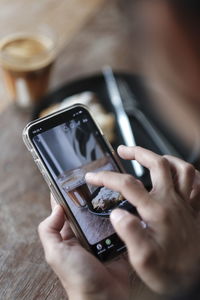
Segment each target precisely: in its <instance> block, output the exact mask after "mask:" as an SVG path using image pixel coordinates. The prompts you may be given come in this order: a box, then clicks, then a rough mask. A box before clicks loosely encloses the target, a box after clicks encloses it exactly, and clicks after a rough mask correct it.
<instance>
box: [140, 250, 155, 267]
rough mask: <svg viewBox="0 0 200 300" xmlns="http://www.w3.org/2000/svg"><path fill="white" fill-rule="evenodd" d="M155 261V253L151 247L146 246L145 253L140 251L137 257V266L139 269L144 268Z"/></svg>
mask: <svg viewBox="0 0 200 300" xmlns="http://www.w3.org/2000/svg"><path fill="white" fill-rule="evenodd" d="M155 263H156V253H155V251H154V249H153V248H152V247H148V249H146V251H145V253H141V255H140V256H139V257H138V258H137V262H136V264H137V268H138V269H140V270H145V269H147V268H149V267H151V266H152V265H155Z"/></svg>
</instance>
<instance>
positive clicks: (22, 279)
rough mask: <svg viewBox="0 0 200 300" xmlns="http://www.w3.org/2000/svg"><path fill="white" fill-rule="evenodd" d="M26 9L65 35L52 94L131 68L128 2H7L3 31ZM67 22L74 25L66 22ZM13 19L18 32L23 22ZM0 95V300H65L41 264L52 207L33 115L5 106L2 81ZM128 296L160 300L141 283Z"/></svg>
mask: <svg viewBox="0 0 200 300" xmlns="http://www.w3.org/2000/svg"><path fill="white" fill-rule="evenodd" d="M72 2H73V3H74V4H73V5H72ZM124 2H126V6H127V7H126V8H125V7H124ZM27 3H28V4H29V5H30V7H29V9H30V11H31V16H30V23H32V25H33V24H34V20H37V22H39V21H40V22H42V20H45V21H46V22H47V23H48V22H50V23H51V22H52V23H51V24H53V25H54V26H57V29H58V30H61V31H62V34H61V35H62V43H61V44H62V51H61V53H60V55H59V57H58V59H57V63H56V66H55V70H54V73H53V76H52V82H51V89H53V88H55V87H57V86H59V85H61V84H63V83H64V82H66V81H68V80H72V79H75V78H76V77H78V76H86V75H88V74H91V73H95V72H99V71H100V69H101V67H102V65H104V64H110V65H111V66H113V67H114V68H117V69H121V70H126V71H131V72H133V71H134V70H135V68H136V67H135V65H136V60H135V59H134V57H133V56H132V54H131V48H132V47H133V44H132V41H131V39H130V36H129V32H130V31H129V28H130V26H131V24H132V21H131V20H127V18H126V13H127V10H128V5H129V1H123V0H119V1H114V0H110V1H105V2H104V1H103V0H87V1H85V0H84V1H83V0H82V1H81V0H79V1H78V0H76V1H74V0H73V1H70V0H68V1H66V0H63V1H61V0H60V1H59V2H58V1H53V0H52V1H50V0H49V1H48V0H46V1H43V2H41V3H38V2H37V1H27V0H20V1H14V0H13V1H7V0H4V1H1V2H0V18H1V16H3V14H4V18H3V19H2V20H4V28H5V30H6V27H7V26H6V23H7V24H8V27H9V24H10V25H13V22H14V21H13V18H14V15H15V12H16V11H17V12H18V11H21V12H22V11H23V10H22V9H23V8H24V7H26V8H28V7H27ZM78 12H79V13H78ZM28 13H29V12H28V10H27V14H28ZM73 13H74V19H73V18H72V17H71V15H72V14H73ZM29 14H30V13H29ZM24 15H26V13H24ZM6 16H7V18H6ZM68 18H71V19H70V20H71V22H72V21H73V24H74V25H73V24H71V23H70V24H69V19H68ZM26 20H28V16H27V15H26ZM38 20H39V21H38ZM17 21H18V22H19V26H21V25H20V24H21V22H22V21H21V19H20V18H18V20H17ZM2 24H3V23H2ZM68 26H70V28H68ZM1 27H2V25H1ZM68 29H69V31H68ZM1 31H3V29H2V28H1ZM0 96H1V101H2V99H3V101H2V102H1V113H0V129H1V133H0V146H1V159H0V167H1V173H0V182H1V184H0V220H1V226H0V299H2V300H6V299H9V300H17V299H19V300H22V299H28V300H33V299H37V300H44V299H49V300H50V299H52V300H53V299H66V294H65V292H64V290H63V288H62V287H61V284H60V282H59V280H58V279H57V278H56V276H55V275H54V273H53V272H52V270H51V269H50V268H49V267H48V266H47V264H46V263H45V260H44V255H43V250H42V247H41V245H40V241H39V239H38V234H37V226H38V224H39V222H40V221H41V220H42V219H44V218H45V217H46V216H47V215H48V214H49V212H50V205H49V190H48V188H47V186H46V184H45V182H44V180H43V178H42V176H41V175H40V173H39V172H38V170H37V168H36V166H35V165H34V163H33V161H32V158H31V157H30V154H29V153H28V152H27V150H26V149H25V146H24V145H23V142H22V138H21V133H22V129H23V127H24V126H25V124H26V123H27V122H28V121H29V120H30V115H29V114H28V113H25V112H22V111H20V110H19V109H17V108H16V107H15V106H14V105H13V104H8V102H7V98H6V94H5V92H4V90H3V84H2V82H1V83H0ZM4 100H5V101H4ZM133 294H134V297H133V299H140V300H141V299H148V300H150V299H157V298H159V297H157V296H155V295H154V294H153V293H151V292H149V291H148V289H146V288H145V287H144V285H143V284H142V283H141V282H140V281H139V280H138V279H136V280H135V284H134V286H133Z"/></svg>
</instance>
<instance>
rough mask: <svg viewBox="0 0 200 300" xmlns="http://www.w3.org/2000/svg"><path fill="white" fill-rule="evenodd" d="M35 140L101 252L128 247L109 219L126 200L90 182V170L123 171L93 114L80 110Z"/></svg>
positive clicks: (48, 166)
mask: <svg viewBox="0 0 200 300" xmlns="http://www.w3.org/2000/svg"><path fill="white" fill-rule="evenodd" d="M33 142H34V144H35V146H36V148H37V149H38V151H39V153H40V155H41V157H42V159H43V161H44V163H45V164H46V166H47V168H48V169H49V170H50V173H51V175H52V177H53V179H54V181H55V182H56V184H57V186H58V188H59V189H60V191H61V193H62V195H63V197H64V199H65V201H66V203H67V205H68V207H69V208H70V210H71V212H72V213H73V215H74V216H75V219H76V221H77V223H78V224H79V226H80V228H81V230H82V232H83V234H84V235H85V237H86V239H87V241H88V243H89V244H90V245H91V247H92V248H93V251H94V252H95V253H96V254H97V255H101V254H102V253H104V252H108V251H109V250H111V251H114V250H115V251H121V250H122V249H123V248H124V245H123V243H122V242H121V241H120V240H119V238H118V237H117V235H116V234H115V232H114V229H113V227H112V225H111V223H110V221H109V215H110V213H111V211H112V209H114V208H115V207H117V206H119V205H123V202H125V200H124V199H123V197H122V195H121V194H120V193H118V192H115V191H111V190H110V189H108V188H106V187H95V186H92V185H90V184H87V183H86V181H85V174H86V173H87V172H99V171H102V170H107V171H119V170H118V168H117V166H116V164H115V162H114V160H113V158H112V156H111V154H110V150H109V149H108V146H107V145H106V144H105V142H104V141H103V142H102V138H101V134H100V133H99V131H98V130H97V128H96V127H95V125H94V124H93V121H92V120H91V119H90V116H89V115H88V114H87V113H86V112H84V110H79V111H77V112H76V113H74V114H73V119H70V120H69V121H66V122H64V123H62V124H59V125H57V124H56V126H54V127H53V128H50V129H47V130H46V129H45V130H44V131H43V129H42V128H40V133H38V134H35V135H34V137H33Z"/></svg>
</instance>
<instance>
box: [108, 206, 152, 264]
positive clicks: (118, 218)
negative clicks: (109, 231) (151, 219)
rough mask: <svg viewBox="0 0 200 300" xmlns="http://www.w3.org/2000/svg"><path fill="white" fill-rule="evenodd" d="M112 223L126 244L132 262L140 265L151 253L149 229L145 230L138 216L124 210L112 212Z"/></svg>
mask: <svg viewBox="0 0 200 300" xmlns="http://www.w3.org/2000/svg"><path fill="white" fill-rule="evenodd" d="M110 219H111V223H112V225H113V227H114V229H115V230H116V232H117V234H118V235H119V237H120V238H121V239H122V240H123V241H124V242H125V244H126V246H127V249H128V253H129V258H130V259H131V262H132V263H133V264H134V266H136V265H140V262H141V260H142V259H144V257H146V256H147V253H148V251H149V239H148V229H144V228H143V226H142V224H141V221H140V219H139V218H137V217H136V216H134V215H132V214H130V213H129V212H127V211H125V210H122V209H115V210H113V211H112V213H111V216H110Z"/></svg>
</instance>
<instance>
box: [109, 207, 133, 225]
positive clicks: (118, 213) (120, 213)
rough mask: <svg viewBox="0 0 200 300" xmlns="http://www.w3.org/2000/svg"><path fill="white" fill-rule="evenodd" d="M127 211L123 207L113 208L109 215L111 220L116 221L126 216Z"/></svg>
mask: <svg viewBox="0 0 200 300" xmlns="http://www.w3.org/2000/svg"><path fill="white" fill-rule="evenodd" d="M127 215H129V213H128V212H127V211H126V210H124V209H114V210H113V211H112V213H111V215H110V219H111V222H113V223H118V222H120V221H121V220H122V219H124V218H126V216H127Z"/></svg>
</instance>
